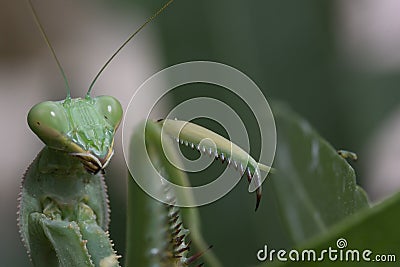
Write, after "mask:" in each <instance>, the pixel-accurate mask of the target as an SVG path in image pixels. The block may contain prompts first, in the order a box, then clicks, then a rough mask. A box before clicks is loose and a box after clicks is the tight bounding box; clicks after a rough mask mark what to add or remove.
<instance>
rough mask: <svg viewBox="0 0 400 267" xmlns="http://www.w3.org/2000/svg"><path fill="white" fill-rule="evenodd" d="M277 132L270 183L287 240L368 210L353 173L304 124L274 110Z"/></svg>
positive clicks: (303, 237) (297, 239)
mask: <svg viewBox="0 0 400 267" xmlns="http://www.w3.org/2000/svg"><path fill="white" fill-rule="evenodd" d="M273 110H274V116H275V119H276V124H277V131H278V144H277V152H276V158H275V164H274V166H275V168H277V169H278V170H279V172H278V173H277V174H276V176H275V177H274V179H272V181H271V183H272V186H273V187H274V191H275V193H276V194H275V195H276V198H277V202H278V205H279V211H280V213H281V215H282V217H283V218H284V219H283V221H284V222H285V225H286V226H287V228H288V229H287V230H288V232H289V233H290V236H291V238H292V239H293V241H294V242H295V244H298V243H300V242H303V241H305V240H307V239H309V238H310V237H313V236H315V235H317V234H321V233H324V232H325V231H327V229H328V228H329V227H330V226H332V225H334V224H336V223H337V222H339V221H341V220H342V219H343V218H345V217H347V216H348V215H351V214H354V213H355V212H357V211H359V210H360V209H362V208H365V207H368V200H367V196H366V194H365V192H364V190H362V189H361V188H360V187H359V186H357V184H356V177H355V173H354V170H353V168H352V167H351V166H350V165H349V164H348V163H347V161H346V160H344V159H343V158H342V157H341V156H339V155H338V153H337V151H336V150H335V149H334V148H333V147H332V146H331V145H330V144H329V143H328V142H326V141H325V140H324V139H322V138H321V137H320V136H319V135H318V133H317V132H316V131H315V130H314V129H313V128H312V127H311V126H310V124H309V123H308V122H307V121H305V120H304V119H302V118H300V117H299V116H298V115H297V114H295V113H294V112H292V111H291V110H290V109H288V108H287V107H285V106H283V105H275V106H274V108H273Z"/></svg>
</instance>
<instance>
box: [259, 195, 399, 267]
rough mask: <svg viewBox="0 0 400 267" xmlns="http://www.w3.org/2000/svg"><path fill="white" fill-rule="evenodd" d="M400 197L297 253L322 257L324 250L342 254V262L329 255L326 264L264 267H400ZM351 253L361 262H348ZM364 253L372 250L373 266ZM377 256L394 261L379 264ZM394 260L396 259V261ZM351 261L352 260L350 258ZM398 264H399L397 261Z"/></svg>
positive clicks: (351, 219)
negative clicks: (342, 244) (343, 242)
mask: <svg viewBox="0 0 400 267" xmlns="http://www.w3.org/2000/svg"><path fill="white" fill-rule="evenodd" d="M399 210H400V193H397V194H396V195H394V196H393V197H391V198H389V199H387V200H386V201H384V202H382V203H381V204H379V205H376V206H375V207H373V208H371V209H367V210H364V211H361V212H359V213H357V214H355V215H353V216H350V217H349V218H348V219H346V220H344V221H343V222H342V223H339V224H338V225H336V226H334V227H333V228H332V229H331V230H330V231H329V233H326V234H324V235H322V236H319V237H317V238H315V239H313V240H312V241H311V242H308V243H306V244H304V245H302V246H301V247H300V248H299V249H298V251H300V252H301V251H302V250H303V249H308V250H309V249H311V248H312V249H314V250H315V251H316V252H317V254H316V255H317V257H319V255H320V252H321V251H322V250H325V249H329V247H331V248H332V249H335V250H338V252H337V253H336V254H333V255H338V257H340V251H342V252H343V253H342V255H344V256H342V259H343V260H339V259H337V260H335V261H333V260H330V259H329V258H328V256H327V255H326V256H325V257H324V261H323V262H314V263H311V262H294V261H287V262H279V263H276V264H272V265H271V263H270V262H267V263H265V264H263V265H260V267H261V266H269V267H270V266H274V267H278V266H279V267H292V266H296V267H298V266H310V265H312V266H335V267H338V266H352V267H353V266H387V267H389V266H398V261H399V259H400V251H399V240H400V229H399V227H398V222H399V221H400V213H399ZM341 238H344V239H345V240H346V242H347V246H345V247H344V248H343V249H338V247H337V241H338V240H339V239H341ZM349 250H353V251H354V250H357V251H358V253H359V257H360V261H358V262H356V261H347V262H346V261H345V259H346V256H345V255H350V254H348V251H349ZM365 250H370V251H371V254H370V255H369V256H368V258H369V259H370V262H368V261H365V260H363V258H362V254H363V252H364V251H365ZM376 256H378V257H380V258H381V259H382V256H383V257H386V259H388V258H391V259H392V260H391V261H387V262H382V263H377V262H376ZM348 257H349V256H348ZM393 257H395V258H393ZM349 259H350V257H349ZM393 260H395V261H397V263H396V262H395V261H393Z"/></svg>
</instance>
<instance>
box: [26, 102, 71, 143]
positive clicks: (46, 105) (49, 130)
mask: <svg viewBox="0 0 400 267" xmlns="http://www.w3.org/2000/svg"><path fill="white" fill-rule="evenodd" d="M28 124H29V127H30V128H31V130H32V131H33V132H34V133H35V134H36V135H37V136H38V137H39V138H40V139H41V140H42V141H43V142H44V143H45V144H46V145H50V146H51V145H52V143H53V142H54V141H55V139H57V137H59V136H60V135H63V134H65V133H66V132H67V131H68V128H69V122H68V117H67V114H66V113H65V110H64V108H63V107H62V105H61V104H60V103H59V102H52V101H46V102H42V103H39V104H37V105H35V106H33V107H32V108H31V110H30V111H29V113H28Z"/></svg>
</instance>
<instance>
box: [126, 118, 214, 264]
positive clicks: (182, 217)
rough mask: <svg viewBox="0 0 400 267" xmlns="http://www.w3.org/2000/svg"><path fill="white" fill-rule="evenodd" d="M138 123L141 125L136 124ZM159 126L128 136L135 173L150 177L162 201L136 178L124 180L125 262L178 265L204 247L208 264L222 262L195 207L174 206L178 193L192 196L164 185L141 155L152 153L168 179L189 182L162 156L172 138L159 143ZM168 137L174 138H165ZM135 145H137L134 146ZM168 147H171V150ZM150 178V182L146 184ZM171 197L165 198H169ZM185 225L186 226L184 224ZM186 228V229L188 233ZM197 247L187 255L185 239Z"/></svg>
mask: <svg viewBox="0 0 400 267" xmlns="http://www.w3.org/2000/svg"><path fill="white" fill-rule="evenodd" d="M138 128H141V127H138ZM160 134H161V131H160V126H159V125H157V124H156V123H153V122H150V121H149V122H147V123H146V134H145V136H143V134H142V133H141V132H140V131H138V132H137V133H136V134H135V135H134V136H133V137H132V139H131V149H130V159H129V160H132V161H135V164H134V166H135V167H137V168H136V170H135V175H136V176H140V177H135V179H136V180H137V179H141V180H142V181H145V182H147V183H148V185H149V186H150V187H152V188H153V189H154V190H155V191H157V190H158V191H159V192H161V193H162V195H163V196H164V199H163V201H164V202H166V203H162V202H160V201H158V200H155V199H153V198H152V197H150V196H149V195H147V194H146V193H145V192H143V190H142V189H141V188H140V187H139V186H138V185H137V184H136V183H135V181H134V180H133V178H132V177H130V179H129V180H128V221H127V251H126V265H127V266H143V267H147V266H160V267H161V266H168V267H173V266H175V267H182V266H189V265H190V266H191V264H192V263H193V264H195V263H194V261H195V260H196V259H197V258H198V257H199V256H200V255H201V254H202V253H203V252H205V251H207V253H205V254H204V256H203V259H204V261H206V262H207V264H208V266H215V267H218V266H221V264H220V263H219V261H218V260H217V258H216V257H215V256H214V254H213V253H212V251H211V250H208V249H209V246H208V245H207V244H206V242H205V241H204V240H203V238H202V236H201V233H200V225H199V224H200V223H199V222H200V220H199V215H198V211H197V210H196V209H195V208H184V209H182V208H181V209H179V208H177V207H174V205H173V204H174V202H175V199H176V198H185V199H186V201H191V198H192V196H191V195H189V194H187V195H181V196H176V195H175V193H174V192H173V190H172V189H170V188H169V186H168V185H166V184H164V183H162V182H161V180H157V179H150V178H151V177H154V175H155V174H154V172H153V170H152V169H151V168H147V167H148V165H146V164H145V163H144V162H145V157H147V155H148V156H149V157H150V158H151V161H152V163H153V164H154V167H155V169H156V170H157V171H158V172H161V173H162V176H163V177H164V178H166V179H167V180H170V181H171V182H174V183H176V184H180V185H183V186H189V182H188V180H187V177H186V175H185V174H184V173H183V172H181V171H179V170H177V169H176V168H174V167H173V166H172V165H171V164H170V163H169V162H168V160H167V159H166V158H165V156H164V152H163V149H164V150H169V152H170V153H169V154H170V156H171V155H173V154H174V150H173V149H174V148H173V146H172V143H170V144H168V143H164V144H163V145H161V140H160ZM168 141H172V140H168ZM141 142H142V143H143V142H145V143H146V148H145V150H143V151H141V150H138V149H136V148H140V147H141V146H140V145H138V144H140V143H141ZM134 148H135V149H134ZM171 152H172V153H171ZM149 183H151V184H149ZM168 203H169V204H168ZM185 227H186V228H188V230H186V229H185ZM189 233H190V234H189ZM187 237H189V238H191V240H192V244H193V245H194V247H195V248H196V249H197V251H199V253H194V254H191V256H189V255H188V254H189V252H188V250H189V245H190V244H189V243H190V242H189V241H188V240H187Z"/></svg>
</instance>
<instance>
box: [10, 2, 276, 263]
mask: <svg viewBox="0 0 400 267" xmlns="http://www.w3.org/2000/svg"><path fill="white" fill-rule="evenodd" d="M171 2H172V0H170V1H169V2H168V3H166V4H165V5H164V6H163V7H162V8H161V9H160V10H159V11H157V12H156V13H155V14H154V15H153V16H152V17H150V18H149V19H148V20H147V21H146V22H145V23H144V24H143V25H142V26H141V27H139V29H138V30H137V31H135V32H134V33H133V34H132V35H131V36H130V37H129V38H128V39H127V40H126V41H125V42H124V43H123V44H122V45H121V46H120V47H119V48H118V49H117V51H116V52H115V53H114V54H113V55H112V56H111V57H110V59H109V60H108V61H107V62H106V63H105V64H104V66H103V67H102V68H101V69H100V71H99V72H98V74H97V75H96V76H95V78H94V80H93V82H92V83H91V85H90V86H89V90H88V92H87V94H86V96H85V98H74V99H72V98H71V96H70V91H69V87H68V82H67V79H66V75H65V73H64V71H63V69H62V67H61V64H60V62H59V60H58V59H57V56H56V54H55V51H54V49H53V47H52V46H51V44H50V42H49V40H48V38H47V36H46V34H45V31H44V29H43V27H42V25H41V24H40V22H39V19H38V16H37V15H36V12H35V10H34V8H33V6H32V3H31V1H30V0H28V3H29V4H30V6H31V8H32V12H33V14H34V18H35V20H36V21H37V24H38V25H39V28H40V31H41V33H42V35H43V36H44V39H45V41H46V43H47V45H48V46H49V47H50V50H51V52H52V54H53V57H54V58H55V60H56V63H57V65H58V68H59V69H60V72H61V73H62V75H63V77H64V80H65V83H66V87H67V97H66V99H65V100H62V101H56V102H52V101H46V102H42V103H39V104H37V105H35V106H34V107H33V108H32V109H31V110H30V111H29V114H28V124H29V126H30V128H31V129H32V131H33V132H34V133H35V134H36V135H37V136H38V137H39V138H40V139H41V140H42V141H43V143H44V144H45V147H44V148H43V150H42V151H41V152H40V153H39V154H38V155H37V157H36V158H35V159H34V161H33V162H32V164H31V165H30V166H29V168H28V170H27V171H26V173H25V175H24V178H23V181H22V186H21V193H20V200H19V204H20V207H19V215H18V220H19V228H20V233H21V236H22V239H23V242H24V243H25V246H26V248H27V251H28V253H29V255H30V258H31V260H32V262H33V264H34V265H35V266H45V267H46V266H52V267H53V266H77V267H79V266H101V267H107V266H119V262H118V258H119V256H118V255H117V253H116V252H115V251H114V250H113V245H112V242H111V240H110V238H109V234H108V232H107V228H108V223H109V207H108V197H107V192H106V185H105V182H104V176H103V174H104V169H105V167H106V166H107V164H108V163H109V161H110V159H111V157H112V155H113V153H114V152H113V143H114V134H115V132H116V130H117V128H118V126H119V124H120V122H121V118H122V113H123V111H122V107H121V104H120V103H119V102H118V100H117V99H115V98H114V97H112V96H99V97H91V96H90V92H91V90H92V88H93V85H94V84H95V82H96V80H97V78H98V77H99V75H100V74H101V73H102V72H103V70H104V69H105V68H106V67H107V65H108V64H109V63H110V62H111V60H112V59H113V58H114V57H115V56H116V55H117V54H118V52H119V51H120V50H121V49H122V48H123V47H124V46H125V45H126V44H127V43H128V42H129V41H130V40H131V39H132V38H133V37H134V36H135V35H136V34H137V33H138V32H139V31H140V30H141V29H142V28H143V27H144V26H145V25H147V24H148V23H149V22H150V21H152V20H153V19H154V18H155V17H156V16H157V15H158V14H159V13H160V12H162V11H163V10H164V9H165V8H166V7H167V6H168V5H169V4H170V3H171ZM166 122H169V123H166ZM148 123H149V126H148V129H149V131H150V133H151V134H150V136H151V135H152V134H153V135H154V134H156V135H157V134H158V133H159V131H160V129H161V127H163V126H165V130H166V131H167V133H169V134H170V135H171V136H172V137H174V138H176V139H177V140H178V141H179V140H185V142H187V143H188V144H190V145H191V146H192V147H194V146H196V148H198V150H199V151H200V150H204V151H205V150H206V149H208V148H206V147H199V146H198V145H199V144H200V141H201V139H203V138H205V137H207V138H211V139H213V140H214V142H215V144H216V145H217V150H216V151H215V153H216V154H215V157H218V158H220V159H221V160H222V161H225V160H226V161H227V162H228V163H233V164H234V165H235V166H236V167H237V168H238V169H239V170H240V171H241V172H242V174H243V173H245V172H246V173H247V175H248V178H249V181H250V179H251V178H252V177H253V178H254V177H255V179H256V183H257V182H258V179H259V172H260V170H265V171H269V169H270V168H269V167H267V166H265V165H262V164H259V163H257V162H256V161H255V160H254V159H253V158H252V157H250V156H249V155H248V154H247V153H246V152H244V151H243V150H241V149H240V148H239V147H237V146H235V145H233V144H232V143H231V142H230V141H229V140H227V139H225V138H223V137H221V136H219V135H217V134H215V133H213V132H212V131H210V130H207V129H205V128H203V127H201V126H198V125H195V124H192V123H187V124H186V125H185V126H184V127H183V129H182V124H183V123H184V122H180V121H170V120H167V121H163V122H148ZM179 129H182V130H181V131H178V130H179ZM146 138H147V137H146ZM150 138H151V137H150ZM147 141H149V142H150V143H152V142H153V141H155V140H153V139H149V140H147ZM153 143H155V142H153ZM153 146H155V145H154V144H153ZM232 146H233V149H231V148H232ZM153 150H154V149H153ZM154 151H156V152H155V153H153V158H157V157H158V154H159V152H157V151H158V150H157V147H156V149H155V150H154ZM159 162H161V165H162V164H163V163H162V160H160V161H159ZM158 167H159V168H161V167H162V166H158ZM173 175H175V174H174V173H173V172H170V173H169V176H173ZM154 186H160V188H161V189H160V190H167V189H165V188H163V187H162V186H161V185H154ZM260 186H261V184H259V187H258V188H259V189H258V191H257V205H256V206H257V207H258V204H259V199H260V197H261V187H260ZM166 194H167V193H166ZM173 197H175V196H173ZM148 201H152V202H151V203H150V204H146V205H148V206H151V207H152V208H151V210H152V212H153V213H151V214H153V215H154V216H162V214H164V216H165V218H166V221H165V224H166V225H167V227H166V229H167V230H163V229H164V228H165V227H163V226H162V225H158V226H159V227H160V229H159V231H164V234H162V235H158V236H157V237H155V239H157V238H159V237H162V238H164V239H165V238H166V239H167V241H165V240H164V243H166V244H168V245H164V246H162V243H161V245H160V246H161V248H157V249H156V248H155V246H151V245H149V246H148V247H146V248H144V249H135V250H137V251H143V252H144V253H145V255H144V257H149V258H151V260H150V261H149V263H148V264H149V266H150V265H151V266H188V265H189V264H191V263H192V262H194V261H195V260H196V259H197V258H198V257H199V256H200V255H201V253H198V254H195V255H194V256H191V257H186V256H187V251H188V248H189V244H188V243H187V242H186V241H184V238H185V237H186V235H187V231H186V230H185V229H184V228H183V224H184V223H183V224H182V222H181V221H180V219H179V215H178V214H179V210H178V209H177V208H175V207H173V205H172V204H171V205H165V204H161V203H158V202H157V201H155V200H153V199H151V198H149V200H148ZM157 214H159V215H157ZM159 222H160V220H158V219H157V220H155V222H154V224H157V223H159ZM192 224H193V223H192ZM193 225H196V223H194V224H193ZM128 227H131V228H132V227H133V228H134V227H135V226H134V225H133V226H128ZM155 231H157V229H155ZM165 231H166V232H165ZM191 231H192V233H193V240H194V242H195V243H197V244H198V246H200V247H202V248H203V251H204V250H206V249H207V247H208V246H207V245H205V244H204V242H203V241H202V240H201V237H199V234H198V233H199V230H198V229H191ZM128 232H129V230H128ZM155 233H157V232H155ZM178 234H181V235H178ZM168 239H169V240H168ZM157 240H158V239H157ZM143 246H145V244H143ZM128 249H130V248H129V245H128ZM160 249H162V251H161V250H160ZM129 253H130V252H128V254H129ZM127 258H128V261H127V265H130V266H134V265H136V264H135V263H134V262H129V258H130V257H129V255H128V256H127Z"/></svg>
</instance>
